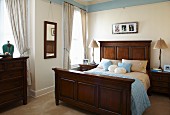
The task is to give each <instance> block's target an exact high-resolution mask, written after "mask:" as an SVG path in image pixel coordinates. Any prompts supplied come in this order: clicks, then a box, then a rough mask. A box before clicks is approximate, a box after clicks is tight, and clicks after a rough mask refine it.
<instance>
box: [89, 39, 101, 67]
mask: <svg viewBox="0 0 170 115" xmlns="http://www.w3.org/2000/svg"><path fill="white" fill-rule="evenodd" d="M98 47H99V46H98V44H97V42H96V41H95V40H94V39H93V40H91V42H90V44H89V48H93V52H92V57H93V61H92V62H91V64H94V65H95V64H96V63H95V61H94V48H98Z"/></svg>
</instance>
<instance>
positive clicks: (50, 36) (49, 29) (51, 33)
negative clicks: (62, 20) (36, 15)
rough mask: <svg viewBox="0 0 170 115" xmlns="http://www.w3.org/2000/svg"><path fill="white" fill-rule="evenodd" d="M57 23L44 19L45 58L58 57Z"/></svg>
mask: <svg viewBox="0 0 170 115" xmlns="http://www.w3.org/2000/svg"><path fill="white" fill-rule="evenodd" d="M56 44H57V23H55V22H49V21H44V59H48V58H56V53H57V49H56V48H57V46H56Z"/></svg>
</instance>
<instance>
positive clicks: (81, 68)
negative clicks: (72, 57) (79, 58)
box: [79, 64, 98, 71]
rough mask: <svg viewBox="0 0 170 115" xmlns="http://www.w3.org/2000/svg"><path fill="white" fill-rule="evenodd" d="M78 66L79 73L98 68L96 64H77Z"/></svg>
mask: <svg viewBox="0 0 170 115" xmlns="http://www.w3.org/2000/svg"><path fill="white" fill-rule="evenodd" d="M79 66H80V71H87V70H90V69H93V68H95V67H97V66H98V64H95V65H92V64H88V65H87V64H79Z"/></svg>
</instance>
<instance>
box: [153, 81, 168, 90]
mask: <svg viewBox="0 0 170 115" xmlns="http://www.w3.org/2000/svg"><path fill="white" fill-rule="evenodd" d="M152 86H153V87H155V86H158V87H166V88H168V87H169V86H170V83H167V82H157V81H152Z"/></svg>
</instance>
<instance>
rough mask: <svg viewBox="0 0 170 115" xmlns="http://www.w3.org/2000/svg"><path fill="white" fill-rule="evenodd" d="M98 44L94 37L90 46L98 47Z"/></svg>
mask: <svg viewBox="0 0 170 115" xmlns="http://www.w3.org/2000/svg"><path fill="white" fill-rule="evenodd" d="M98 47H99V46H98V44H97V42H96V41H95V40H94V39H93V40H91V42H90V44H89V48H98Z"/></svg>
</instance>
